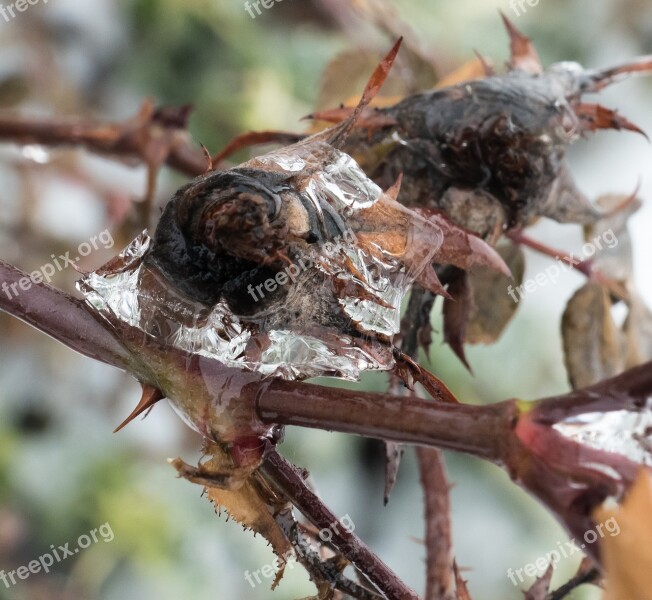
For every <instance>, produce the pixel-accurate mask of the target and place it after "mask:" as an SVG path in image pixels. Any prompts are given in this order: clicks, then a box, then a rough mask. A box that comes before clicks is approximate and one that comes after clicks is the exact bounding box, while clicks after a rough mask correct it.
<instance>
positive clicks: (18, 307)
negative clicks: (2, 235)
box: [0, 260, 132, 369]
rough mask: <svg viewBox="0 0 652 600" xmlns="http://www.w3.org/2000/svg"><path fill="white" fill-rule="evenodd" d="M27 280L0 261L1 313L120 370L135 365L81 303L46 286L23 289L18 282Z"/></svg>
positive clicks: (13, 268) (20, 273)
mask: <svg viewBox="0 0 652 600" xmlns="http://www.w3.org/2000/svg"><path fill="white" fill-rule="evenodd" d="M26 277H27V275H26V274H25V273H24V272H23V271H21V270H19V269H16V268H15V267H13V266H11V265H9V264H7V263H6V262H4V261H2V260H0V286H1V289H0V310H3V311H5V312H7V313H9V314H11V315H13V316H15V317H17V318H18V319H20V320H22V321H25V322H26V323H27V324H29V325H31V326H32V327H35V328H36V329H38V330H39V331H42V332H43V333H45V334H47V335H49V336H50V337H53V338H54V339H55V340H57V341H59V342H61V343H62V344H65V345H66V346H68V347H69V348H72V349H73V350H76V351H77V352H79V353H81V354H83V355H84V356H88V357H89V358H94V359H95V360H99V361H100V362H103V363H106V364H109V365H113V366H115V367H118V368H120V369H126V368H127V367H128V365H129V364H130V362H132V361H131V360H130V355H129V352H128V351H127V350H126V348H125V347H124V346H123V345H122V344H121V343H120V342H119V341H118V340H117V339H116V338H115V337H114V336H113V335H112V334H111V333H110V332H109V331H108V330H107V329H106V327H104V326H103V325H102V324H101V323H100V322H99V321H98V320H97V319H96V318H95V317H94V316H93V315H92V314H91V312H90V311H89V310H87V309H86V307H85V304H84V303H83V302H82V301H81V300H77V299H76V298H73V297H72V296H69V295H68V294H65V293H63V292H61V291H59V290H57V289H55V288H53V287H51V286H49V285H47V284H44V283H42V284H38V285H36V284H32V285H31V287H30V288H29V289H28V290H23V289H21V288H20V284H19V282H20V281H21V280H22V279H23V278H26ZM5 283H6V285H5ZM23 283H24V284H25V282H23ZM12 286H13V288H12ZM14 291H17V292H18V293H17V294H14Z"/></svg>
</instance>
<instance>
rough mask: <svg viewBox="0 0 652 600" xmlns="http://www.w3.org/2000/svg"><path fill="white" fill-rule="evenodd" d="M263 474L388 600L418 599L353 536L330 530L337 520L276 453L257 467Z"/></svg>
mask: <svg viewBox="0 0 652 600" xmlns="http://www.w3.org/2000/svg"><path fill="white" fill-rule="evenodd" d="M260 471H261V472H262V474H263V475H264V476H265V477H266V478H267V479H268V480H269V483H270V484H271V485H272V486H273V487H275V488H276V489H277V491H279V492H281V493H283V494H285V495H286V496H287V497H288V498H289V499H290V500H291V501H292V503H293V504H294V505H295V506H296V507H297V508H298V509H299V510H300V511H301V512H302V513H303V514H304V516H305V517H306V518H307V519H308V520H309V521H310V522H311V523H312V524H313V525H314V526H315V527H318V528H319V529H320V530H321V529H328V530H330V531H332V532H333V538H332V543H333V545H334V546H335V547H336V548H338V550H340V551H341V552H342V554H344V556H346V557H347V558H348V559H349V560H350V561H351V563H352V564H353V565H354V566H355V567H357V568H358V569H360V570H361V571H362V572H363V573H364V574H365V575H366V576H367V577H368V578H369V580H370V581H372V582H373V583H374V585H376V586H377V587H378V589H379V590H380V591H382V592H383V593H384V594H386V596H387V598H389V599H391V600H394V599H395V600H403V599H408V598H414V599H416V598H418V596H417V595H416V594H415V593H414V592H413V591H412V590H411V589H410V588H408V587H407V586H406V585H405V584H404V583H403V582H402V581H401V580H400V579H399V578H398V577H397V576H396V575H395V574H394V573H393V572H392V570H391V569H390V568H389V567H388V566H387V565H386V564H385V563H383V562H382V561H381V560H380V559H379V558H378V557H377V556H376V555H375V554H374V553H373V552H371V551H370V550H369V549H368V548H367V546H366V545H365V544H364V542H363V541H362V540H361V539H360V538H359V537H358V536H356V535H355V534H354V533H353V532H351V531H348V530H347V529H345V528H343V527H333V524H334V523H335V524H337V523H338V519H337V517H336V516H335V515H334V514H333V513H332V512H331V511H330V510H329V509H328V508H327V507H326V506H324V504H323V503H322V501H321V500H320V499H319V497H318V496H317V495H316V494H315V493H314V492H312V491H311V490H310V489H309V488H308V486H306V483H305V481H304V480H303V477H302V476H301V473H300V472H299V471H298V469H297V468H296V467H295V466H294V465H291V464H290V463H289V462H287V461H286V460H285V459H284V458H283V457H282V456H281V455H280V454H278V452H276V450H271V451H269V452H268V453H267V454H266V456H265V460H264V461H263V464H262V465H261V467H260Z"/></svg>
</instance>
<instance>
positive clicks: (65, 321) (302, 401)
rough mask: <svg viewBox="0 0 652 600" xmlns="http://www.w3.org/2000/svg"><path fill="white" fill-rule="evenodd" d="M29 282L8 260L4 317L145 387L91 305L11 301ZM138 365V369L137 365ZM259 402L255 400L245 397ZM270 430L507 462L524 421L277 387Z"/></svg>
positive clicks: (37, 294)
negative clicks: (318, 432)
mask: <svg viewBox="0 0 652 600" xmlns="http://www.w3.org/2000/svg"><path fill="white" fill-rule="evenodd" d="M23 277H27V275H26V274H25V273H24V272H22V271H20V270H19V269H16V268H15V267H13V266H11V265H9V264H7V263H6V262H4V261H1V260H0V310H3V311H5V312H7V313H9V314H11V315H13V316H15V317H17V318H19V319H21V320H23V321H25V322H26V323H28V324H29V325H32V326H33V327H35V328H36V329H38V330H40V331H42V332H44V333H46V334H48V335H50V336H52V337H53V338H55V339H56V340H57V341H59V342H61V343H62V344H65V345H66V346H68V347H70V348H72V349H73V350H76V351H78V352H80V353H81V354H84V355H85V356H89V357H91V358H95V359H96V360H100V361H102V362H104V363H107V364H110V365H113V366H115V367H118V368H119V369H125V370H128V371H129V372H131V373H132V374H134V375H135V376H136V377H137V378H138V379H139V380H141V381H144V382H145V383H152V384H153V383H154V382H152V381H150V380H148V377H147V372H146V369H143V368H142V366H141V365H139V364H138V363H137V360H136V359H137V357H133V356H132V355H131V354H130V353H129V352H128V351H127V350H126V349H125V348H124V347H123V346H122V344H120V342H119V341H118V340H117V339H116V338H115V337H114V336H113V334H112V333H110V331H109V329H107V328H106V327H105V326H103V325H102V324H101V323H100V322H99V321H97V320H95V318H94V316H93V315H92V313H91V312H90V311H89V310H88V309H87V308H86V306H85V304H84V303H83V302H82V301H80V300H77V299H75V298H73V297H71V296H69V295H68V294H65V293H63V292H61V291H59V290H56V289H54V288H52V287H50V286H49V285H46V284H43V283H39V284H36V283H34V284H32V286H31V288H30V289H29V291H25V292H22V293H20V294H18V295H17V296H12V297H11V298H8V296H7V295H6V294H4V293H3V292H2V284H3V283H4V282H7V283H8V284H11V283H14V282H17V281H19V280H20V279H21V278H23ZM134 363H136V364H134ZM242 400H243V401H247V400H250V401H254V398H244V397H243V398H242ZM255 402H256V405H257V406H256V409H257V413H258V415H259V417H260V419H261V420H262V421H263V422H265V423H272V424H275V423H277V424H281V425H283V424H284V425H298V426H302V427H311V428H317V429H331V430H335V431H341V432H345V433H354V434H358V435H363V436H367V437H375V438H379V439H388V440H393V441H396V442H403V443H410V444H422V445H425V446H437V447H440V448H445V449H449V450H457V451H461V452H467V453H469V454H472V455H474V456H478V457H480V458H484V459H486V460H490V461H493V462H498V463H500V462H501V460H502V457H503V456H504V453H505V451H506V450H507V449H506V448H505V447H504V445H505V444H504V441H505V440H506V439H509V428H510V427H511V423H512V420H513V418H514V417H515V416H516V414H517V413H516V410H517V409H516V405H515V404H514V402H512V401H507V402H502V403H498V404H493V405H490V406H470V405H454V404H443V403H439V404H435V403H434V402H431V401H427V400H422V399H420V398H397V397H396V396H392V395H390V394H376V393H371V392H358V391H353V390H343V389H335V388H329V387H325V386H319V385H312V384H305V383H300V382H292V381H282V380H274V381H272V382H271V383H270V385H269V386H266V388H265V393H264V394H259V395H258V397H256V398H255Z"/></svg>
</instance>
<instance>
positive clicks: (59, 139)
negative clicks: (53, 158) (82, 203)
mask: <svg viewBox="0 0 652 600" xmlns="http://www.w3.org/2000/svg"><path fill="white" fill-rule="evenodd" d="M168 113H169V110H168ZM166 116H167V117H168V118H166ZM162 132H165V133H167V134H170V135H171V136H172V139H171V140H170V142H171V143H170V148H169V152H168V153H167V157H166V158H165V163H166V164H167V165H168V166H170V167H172V168H173V169H175V170H177V171H179V172H181V173H183V174H184V175H189V176H191V177H195V176H197V175H201V174H202V173H204V172H205V171H206V168H207V159H206V155H205V154H204V152H203V151H202V150H201V149H200V148H195V147H193V146H192V145H191V144H190V142H189V139H188V134H187V132H186V131H185V123H183V120H181V122H178V121H175V120H174V119H170V118H169V114H166V112H165V109H162V110H159V111H156V110H154V109H153V106H152V105H151V103H145V104H144V106H143V108H142V110H141V111H140V113H139V114H138V115H137V116H136V117H135V118H133V119H129V120H127V121H125V122H123V123H98V122H95V121H89V120H81V119H68V120H66V119H29V118H23V117H9V116H2V117H0V140H2V141H5V142H14V143H16V144H40V145H43V146H52V147H57V146H82V147H84V148H86V149H87V150H90V151H92V152H96V153H98V154H105V155H114V156H119V157H122V158H132V159H133V158H137V159H139V160H142V161H143V162H145V163H149V162H150V157H149V156H148V149H147V145H148V143H149V142H151V141H153V140H155V139H157V138H159V137H160V136H161V133H162Z"/></svg>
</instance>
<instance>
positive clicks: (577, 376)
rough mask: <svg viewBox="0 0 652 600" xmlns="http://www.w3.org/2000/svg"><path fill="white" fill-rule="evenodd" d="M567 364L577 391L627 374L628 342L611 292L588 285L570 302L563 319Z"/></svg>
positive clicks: (597, 285) (591, 284)
mask: <svg viewBox="0 0 652 600" xmlns="http://www.w3.org/2000/svg"><path fill="white" fill-rule="evenodd" d="M562 337H563V343H564V360H565V364H566V371H567V372H568V378H569V380H570V382H571V385H572V386H573V388H574V389H577V388H581V387H585V386H587V385H591V384H593V383H597V382H598V381H601V380H603V379H606V378H608V377H612V376H614V375H617V374H618V373H621V372H622V371H623V370H624V367H625V363H624V353H623V349H624V341H623V336H622V333H621V331H620V330H619V329H618V327H617V326H616V323H615V322H614V319H613V317H612V315H611V300H610V298H609V294H608V292H607V291H606V290H605V289H604V288H603V287H602V286H600V285H599V284H597V283H593V282H588V283H586V284H584V285H583V286H582V287H581V288H580V289H579V290H578V291H577V292H575V294H574V295H573V297H572V298H571V299H570V300H569V302H568V305H567V306H566V310H565V311H564V315H563V318H562Z"/></svg>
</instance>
